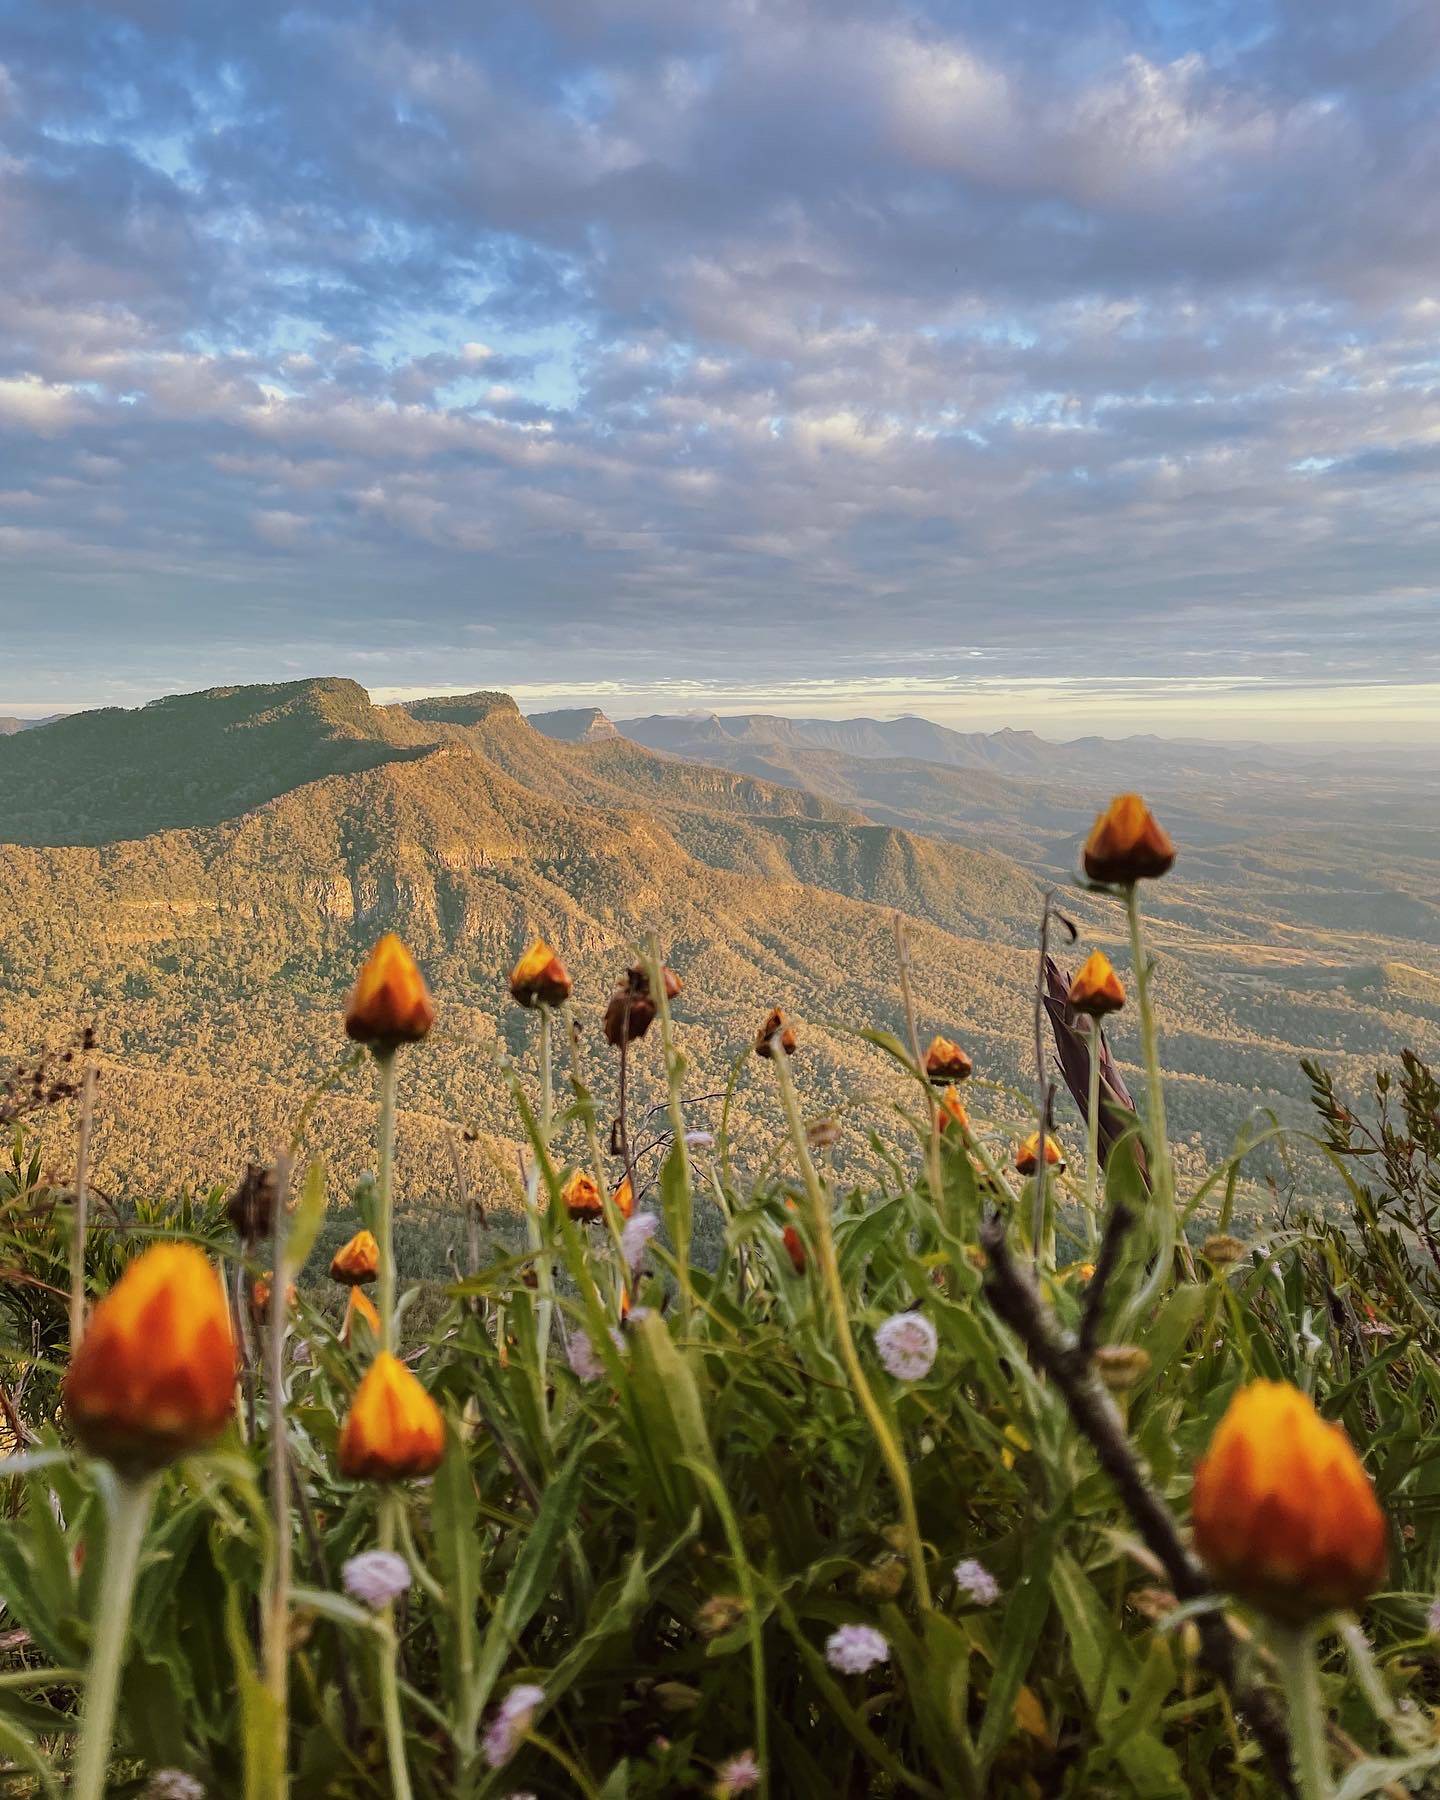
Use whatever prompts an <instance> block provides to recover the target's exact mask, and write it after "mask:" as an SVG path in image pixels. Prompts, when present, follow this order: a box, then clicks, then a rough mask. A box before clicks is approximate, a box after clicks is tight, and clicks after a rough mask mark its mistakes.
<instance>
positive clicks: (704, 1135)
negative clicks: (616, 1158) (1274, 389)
mask: <svg viewBox="0 0 1440 1800" xmlns="http://www.w3.org/2000/svg"><path fill="white" fill-rule="evenodd" d="M685 1142H686V1143H687V1144H689V1145H690V1147H691V1149H692V1150H709V1149H710V1148H711V1147H712V1146H713V1145H714V1142H715V1133H714V1132H713V1131H687V1132H686V1133H685ZM747 1754H748V1752H747Z"/></svg>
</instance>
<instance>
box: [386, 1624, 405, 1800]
mask: <svg viewBox="0 0 1440 1800" xmlns="http://www.w3.org/2000/svg"><path fill="white" fill-rule="evenodd" d="M386 1612H387V1614H388V1615H389V1616H388V1618H387V1620H386V1627H385V1632H384V1635H383V1636H382V1638H381V1640H380V1715H381V1718H382V1719H383V1721H384V1725H385V1754H386V1758H387V1760H388V1762H389V1765H390V1792H391V1794H392V1795H393V1796H394V1800H411V1788H410V1769H409V1765H408V1764H407V1763H406V1761H405V1722H404V1719H403V1718H402V1717H401V1713H400V1670H399V1663H400V1644H399V1640H398V1639H397V1638H396V1636H395V1619H394V1604H393V1602H392V1603H391V1605H390V1606H389V1607H387V1608H386Z"/></svg>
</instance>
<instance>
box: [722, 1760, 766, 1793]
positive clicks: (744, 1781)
mask: <svg viewBox="0 0 1440 1800" xmlns="http://www.w3.org/2000/svg"><path fill="white" fill-rule="evenodd" d="M715 1773H716V1775H717V1776H718V1777H719V1780H718V1782H717V1784H716V1791H717V1792H718V1793H720V1794H722V1795H724V1796H725V1800H729V1796H730V1795H731V1794H748V1793H749V1791H750V1789H751V1788H756V1787H759V1785H760V1765H759V1763H758V1762H756V1760H755V1752H754V1751H753V1750H742V1751H741V1752H740V1753H739V1755H738V1756H731V1757H728V1758H727V1759H726V1760H725V1761H724V1762H723V1763H721V1765H720V1767H719V1768H718V1769H717V1770H716V1771H715Z"/></svg>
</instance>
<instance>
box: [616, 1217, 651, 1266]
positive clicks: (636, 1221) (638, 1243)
mask: <svg viewBox="0 0 1440 1800" xmlns="http://www.w3.org/2000/svg"><path fill="white" fill-rule="evenodd" d="M659 1229H660V1220H659V1219H658V1217H657V1216H656V1215H655V1214H654V1213H653V1212H637V1213H635V1214H633V1215H632V1216H631V1217H630V1218H628V1219H627V1220H626V1221H625V1225H624V1229H623V1230H622V1231H621V1233H620V1248H621V1250H622V1252H623V1253H624V1256H625V1261H626V1262H627V1263H628V1264H629V1266H630V1268H631V1269H632V1270H635V1269H638V1268H639V1267H640V1264H641V1263H642V1262H643V1261H644V1258H645V1246H646V1245H647V1244H648V1243H649V1242H650V1240H651V1238H652V1237H654V1235H655V1233H656V1232H657V1231H658V1230H659Z"/></svg>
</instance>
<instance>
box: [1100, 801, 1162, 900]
mask: <svg viewBox="0 0 1440 1800" xmlns="http://www.w3.org/2000/svg"><path fill="white" fill-rule="evenodd" d="M1083 855H1084V863H1085V873H1086V874H1087V875H1088V876H1089V877H1090V879H1091V880H1092V881H1103V882H1106V883H1108V884H1110V885H1111V886H1117V885H1118V886H1122V887H1128V886H1129V885H1130V884H1131V883H1133V882H1136V881H1153V880H1154V878H1155V877H1156V876H1157V875H1163V874H1164V873H1165V871H1166V870H1167V869H1168V868H1169V867H1170V865H1171V864H1172V863H1173V862H1174V861H1175V846H1174V844H1173V843H1172V842H1171V841H1170V835H1169V833H1168V832H1167V831H1166V830H1165V828H1164V826H1163V825H1161V824H1160V823H1159V821H1158V820H1157V819H1156V817H1155V815H1154V813H1152V812H1151V810H1150V808H1149V807H1148V806H1147V805H1146V804H1145V802H1144V801H1143V800H1142V799H1141V798H1140V796H1139V795H1138V794H1117V795H1116V796H1115V798H1114V799H1113V800H1112V801H1111V802H1110V804H1109V805H1108V806H1107V807H1106V808H1105V810H1104V812H1102V813H1101V814H1100V816H1099V817H1098V818H1097V819H1096V821H1095V823H1094V825H1093V826H1092V827H1091V830H1090V835H1089V837H1088V838H1086V840H1085V850H1084V853H1083Z"/></svg>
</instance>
